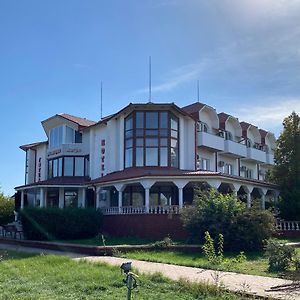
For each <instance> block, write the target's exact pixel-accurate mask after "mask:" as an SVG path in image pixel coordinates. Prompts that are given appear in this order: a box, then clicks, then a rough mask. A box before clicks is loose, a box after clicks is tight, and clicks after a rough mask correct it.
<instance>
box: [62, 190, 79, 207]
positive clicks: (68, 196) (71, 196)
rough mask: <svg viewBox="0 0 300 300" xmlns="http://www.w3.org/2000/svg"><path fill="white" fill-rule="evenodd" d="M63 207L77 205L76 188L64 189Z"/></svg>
mask: <svg viewBox="0 0 300 300" xmlns="http://www.w3.org/2000/svg"><path fill="white" fill-rule="evenodd" d="M65 207H73V208H75V207H78V193H77V190H65Z"/></svg>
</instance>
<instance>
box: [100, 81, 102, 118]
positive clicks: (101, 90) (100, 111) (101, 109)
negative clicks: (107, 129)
mask: <svg viewBox="0 0 300 300" xmlns="http://www.w3.org/2000/svg"><path fill="white" fill-rule="evenodd" d="M102 104H103V99H102V81H101V82H100V117H101V119H102Z"/></svg>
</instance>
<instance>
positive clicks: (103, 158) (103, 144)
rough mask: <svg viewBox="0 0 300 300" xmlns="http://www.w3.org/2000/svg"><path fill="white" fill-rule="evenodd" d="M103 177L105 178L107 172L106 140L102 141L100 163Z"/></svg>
mask: <svg viewBox="0 0 300 300" xmlns="http://www.w3.org/2000/svg"><path fill="white" fill-rule="evenodd" d="M100 170H101V177H103V176H104V171H105V140H104V139H102V140H101V163H100Z"/></svg>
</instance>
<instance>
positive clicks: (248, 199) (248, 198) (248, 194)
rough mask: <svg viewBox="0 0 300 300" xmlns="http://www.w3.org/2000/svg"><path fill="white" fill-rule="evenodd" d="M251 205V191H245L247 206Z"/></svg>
mask: <svg viewBox="0 0 300 300" xmlns="http://www.w3.org/2000/svg"><path fill="white" fill-rule="evenodd" d="M250 207H251V193H250V192H247V208H250Z"/></svg>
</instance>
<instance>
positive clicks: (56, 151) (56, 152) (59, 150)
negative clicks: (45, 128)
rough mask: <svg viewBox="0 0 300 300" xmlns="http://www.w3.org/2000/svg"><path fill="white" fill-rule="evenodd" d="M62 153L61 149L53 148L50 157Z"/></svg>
mask: <svg viewBox="0 0 300 300" xmlns="http://www.w3.org/2000/svg"><path fill="white" fill-rule="evenodd" d="M60 153H61V149H57V150H53V151H51V152H48V157H50V156H54V155H58V154H60Z"/></svg>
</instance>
